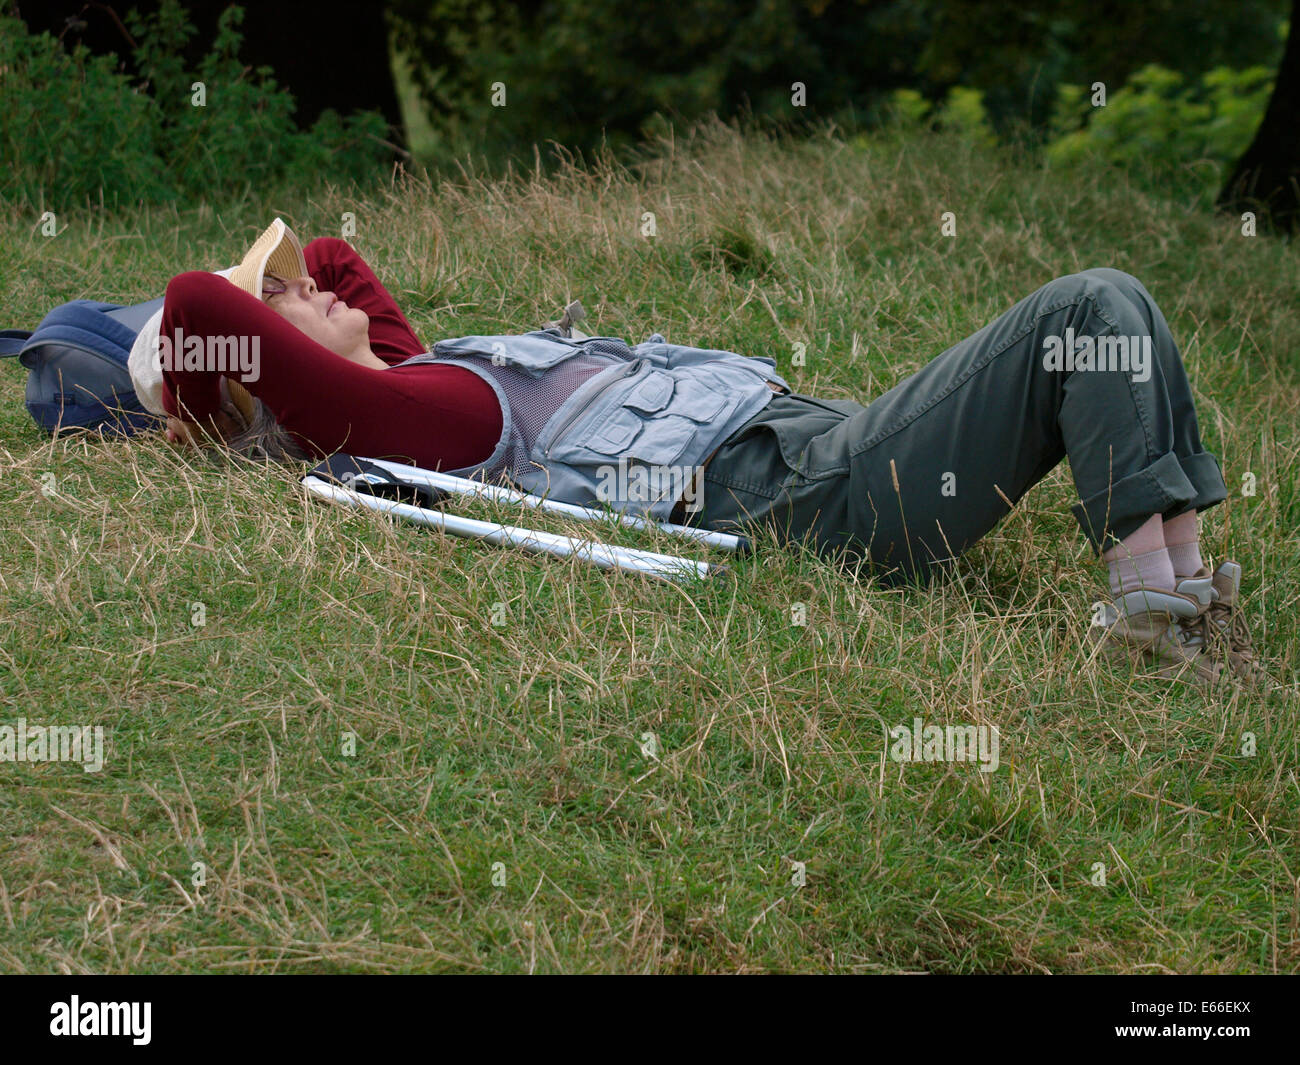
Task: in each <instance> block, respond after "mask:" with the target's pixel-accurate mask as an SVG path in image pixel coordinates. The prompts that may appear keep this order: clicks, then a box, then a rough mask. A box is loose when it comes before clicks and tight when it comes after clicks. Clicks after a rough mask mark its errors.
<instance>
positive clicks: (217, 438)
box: [166, 411, 245, 447]
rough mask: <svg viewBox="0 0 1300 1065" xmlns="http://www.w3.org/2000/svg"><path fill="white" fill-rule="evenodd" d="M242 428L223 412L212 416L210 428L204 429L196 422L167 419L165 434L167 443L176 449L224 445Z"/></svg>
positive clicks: (242, 429)
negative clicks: (173, 445)
mask: <svg viewBox="0 0 1300 1065" xmlns="http://www.w3.org/2000/svg"><path fill="white" fill-rule="evenodd" d="M244 428H245V426H243V425H240V423H239V422H237V421H236V420H235V419H234V418H232V417H231V416H230V415H229V414H227V413H226V412H225V411H217V413H216V414H214V415H213V416H212V419H211V427H210V428H207V429H205V428H203V427H202V426H200V425H199V424H198V423H197V422H189V421H185V420H184V419H182V418H168V419H167V430H166V432H167V440H168V442H169V443H172V444H175V445H176V446H177V447H201V446H202V445H203V444H224V443H225V442H226V441H227V440H230V439H232V438H233V437H235V436H237V435H238V434H239V433H241V432H243V431H244Z"/></svg>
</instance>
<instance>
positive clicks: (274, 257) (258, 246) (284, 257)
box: [227, 218, 308, 300]
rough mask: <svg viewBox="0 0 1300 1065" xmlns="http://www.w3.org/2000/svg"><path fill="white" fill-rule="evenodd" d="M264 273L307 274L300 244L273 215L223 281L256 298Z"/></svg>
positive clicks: (287, 278) (260, 293)
mask: <svg viewBox="0 0 1300 1065" xmlns="http://www.w3.org/2000/svg"><path fill="white" fill-rule="evenodd" d="M268 272H269V273H272V274H275V275H276V276H277V277H282V278H284V279H285V280H286V281H290V280H292V279H293V278H295V277H307V276H308V273H307V258H306V256H304V255H303V253H302V245H301V244H300V243H299V242H298V237H297V235H296V234H295V233H294V231H293V230H292V229H290V228H289V227H288V226H287V225H285V224H284V219H282V218H277V219H276V220H275V221H274V222H272V223H271V224H270V225H269V226H267V227H266V229H265V230H264V231H263V232H262V235H261V236H260V237H258V238H257V240H255V241H253V246H252V247H251V248H249V249H248V254H246V255H245V256H244V261H243V262H241V263H240V264H239V265H238V266H236V267H235V268H234V270H232V271H231V272H230V274H229V275H227V280H228V281H230V283H231V284H232V285H236V286H238V287H239V288H242V289H243V290H244V291H245V292H247V293H249V294H250V295H252V296H255V297H256V298H257V299H259V300H260V299H261V298H262V278H263V277H264V276H265V275H266V274H267V273H268Z"/></svg>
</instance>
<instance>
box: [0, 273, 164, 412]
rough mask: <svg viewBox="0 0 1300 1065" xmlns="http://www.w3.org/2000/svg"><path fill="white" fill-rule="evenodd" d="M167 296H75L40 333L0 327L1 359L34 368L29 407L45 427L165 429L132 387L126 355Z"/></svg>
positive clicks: (49, 316) (44, 323) (56, 310)
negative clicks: (119, 299)
mask: <svg viewBox="0 0 1300 1065" xmlns="http://www.w3.org/2000/svg"><path fill="white" fill-rule="evenodd" d="M162 305H163V297H161V296H160V297H158V298H157V299H155V300H150V301H149V302H148V303H137V304H136V305H135V306H133V307H122V306H119V305H117V304H115V303H100V302H98V301H96V300H72V301H71V302H70V303H64V304H61V305H60V306H58V307H55V308H54V310H52V311H50V313H49V314H47V315H46V316H45V317H44V318H42V319H41V323H40V325H38V326H37V327H36V329H35V330H34V331H33V332H30V333H29V332H26V331H24V330H21V329H5V330H0V358H4V357H12V356H17V357H18V361H19V362H20V363H22V364H23V365H24V366H25V367H27V370H28V374H27V410H28V411H29V412H30V413H31V416H32V418H33V419H35V421H36V424H37V425H39V426H40V427H41V428H42V429H44V430H45V431H46V432H49V433H54V432H57V431H59V430H62V429H92V430H95V429H98V430H102V431H103V432H105V433H108V434H110V435H120V436H132V435H134V434H135V433H138V432H142V431H144V430H146V429H157V428H161V426H162V424H163V420H162V419H161V418H159V417H158V416H157V415H156V414H153V413H151V412H149V411H147V410H146V409H145V408H144V407H143V406H142V405H141V403H140V400H139V399H138V398H137V396H136V394H135V389H134V387H133V386H132V384H131V374H130V373H129V371H128V370H127V358H128V357H129V356H130V354H131V345H132V344H134V343H135V338H136V336H137V334H139V332H140V330H141V329H142V328H143V327H144V324H145V322H147V321H148V320H149V318H150V317H151V316H152V315H153V314H154V313H155V312H156V311H157V310H158V308H159V307H161V306H162Z"/></svg>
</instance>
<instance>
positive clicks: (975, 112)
mask: <svg viewBox="0 0 1300 1065" xmlns="http://www.w3.org/2000/svg"><path fill="white" fill-rule="evenodd" d="M885 113H886V114H887V115H888V117H889V118H890V119H891V121H892V122H893V124H894V125H896V126H899V127H901V128H903V129H904V130H920V129H923V128H930V129H936V130H942V131H944V132H946V133H954V134H956V135H958V136H959V137H961V138H962V139H963V140H968V141H971V142H972V143H975V144H985V145H991V144H993V143H995V142H996V141H997V134H996V133H994V131H993V126H992V125H991V123H990V122H989V115H988V111H987V110H986V109H985V107H984V96H983V94H982V93H981V92H980V91H979V90H978V89H967V88H963V87H962V86H960V85H954V86H953V87H952V88H951V89H949V90H948V95H947V97H946V98H945V99H944V101H943V103H942V104H941V105H939V106H935V105H933V104H931V103H930V102H929V101H928V100H926V99H925V97H923V96H922V95H921V94H920V93H919V92H917V91H916V90H915V89H896V90H895V91H894V92H893V93H892V94H891V95H890V97H889V102H888V104H887V105H886V107H885Z"/></svg>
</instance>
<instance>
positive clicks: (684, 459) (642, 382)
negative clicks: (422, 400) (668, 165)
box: [399, 329, 787, 520]
mask: <svg viewBox="0 0 1300 1065" xmlns="http://www.w3.org/2000/svg"><path fill="white" fill-rule="evenodd" d="M422 362H437V363H439V364H442V365H449V366H460V367H463V368H464V369H466V370H469V371H471V372H473V373H475V374H477V375H478V376H479V377H481V378H482V379H483V380H485V381H487V383H488V384H489V385H491V386H492V389H493V391H494V392H495V393H496V396H497V400H498V402H499V403H500V404H501V438H500V440H499V441H498V442H497V445H496V447H495V449H494V450H493V452H492V454H491V455H490V456H488V458H487V459H486V460H485V461H483V462H481V463H479V464H478V465H476V466H466V467H463V468H461V469H459V470H447V471H444V472H447V473H453V474H456V475H457V476H460V477H473V478H476V479H484V480H487V481H489V482H496V481H499V480H500V479H502V478H503V477H504V478H506V479H508V480H509V481H511V482H513V483H514V484H515V485H517V486H518V487H519V488H521V489H523V490H524V491H527V492H532V493H534V494H536V495H542V496H549V497H550V498H552V499H557V500H560V501H562V502H565V503H577V504H580V505H584V506H588V505H601V504H605V503H608V504H610V505H611V506H612V507H613V508H614V509H616V510H622V511H625V512H627V513H632V514H638V515H645V516H649V517H651V518H656V519H659V520H666V519H667V518H668V517H669V515H670V513H671V511H672V509H673V505H674V504H675V503H676V501H677V500H678V499H679V498H680V497H681V495H682V489H683V488H684V487H686V482H687V480H688V479H689V477H691V476H693V473H694V471H695V470H697V469H698V468H699V467H700V466H701V465H703V463H704V461H705V459H707V458H708V457H709V456H710V455H711V454H712V453H713V452H714V450H715V449H716V448H717V447H718V446H719V445H720V444H721V443H722V442H723V441H724V440H726V439H727V437H729V436H730V435H731V434H732V433H734V432H735V431H736V430H737V429H739V428H740V427H741V426H742V425H744V424H745V422H747V421H748V420H749V419H750V418H752V417H753V416H754V415H755V414H757V413H758V412H759V411H760V410H762V409H763V408H764V407H765V406H766V405H767V403H768V401H769V400H771V398H772V396H773V395H774V393H773V392H772V390H771V388H769V387H768V384H767V382H768V381H773V382H775V383H776V384H778V385H780V386H781V387H783V388H784V387H787V386H786V383H785V381H784V380H783V379H782V378H781V377H779V376H777V374H775V373H774V372H772V371H773V370H774V369H775V367H776V363H775V362H774V361H773V360H772V359H769V358H764V357H754V358H747V357H746V356H743V355H737V354H736V353H735V352H731V351H715V350H710V349H707V348H692V347H684V346H682V345H680V344H669V343H667V342H666V341H665V340H664V338H663V337H662V336H660V335H659V334H658V333H656V334H655V335H654V336H652V337H650V339H649V340H647V341H646V342H645V343H643V344H638V345H637V346H636V347H635V348H630V347H628V345H627V344H626V343H624V342H623V341H622V340H619V339H617V338H615V337H587V338H585V339H581V340H577V339H570V338H568V337H564V336H562V335H560V333H559V331H558V330H549V329H548V330H539V331H536V332H532V333H524V334H522V335H516V336H510V335H507V336H467V337H458V338H456V339H453V340H443V341H440V342H439V343H437V344H435V345H434V346H433V351H431V352H429V353H428V354H425V355H416V356H414V357H412V358H410V359H407V360H406V361H405V362H404V363H401V364H399V365H403V366H406V365H410V364H412V363H422Z"/></svg>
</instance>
